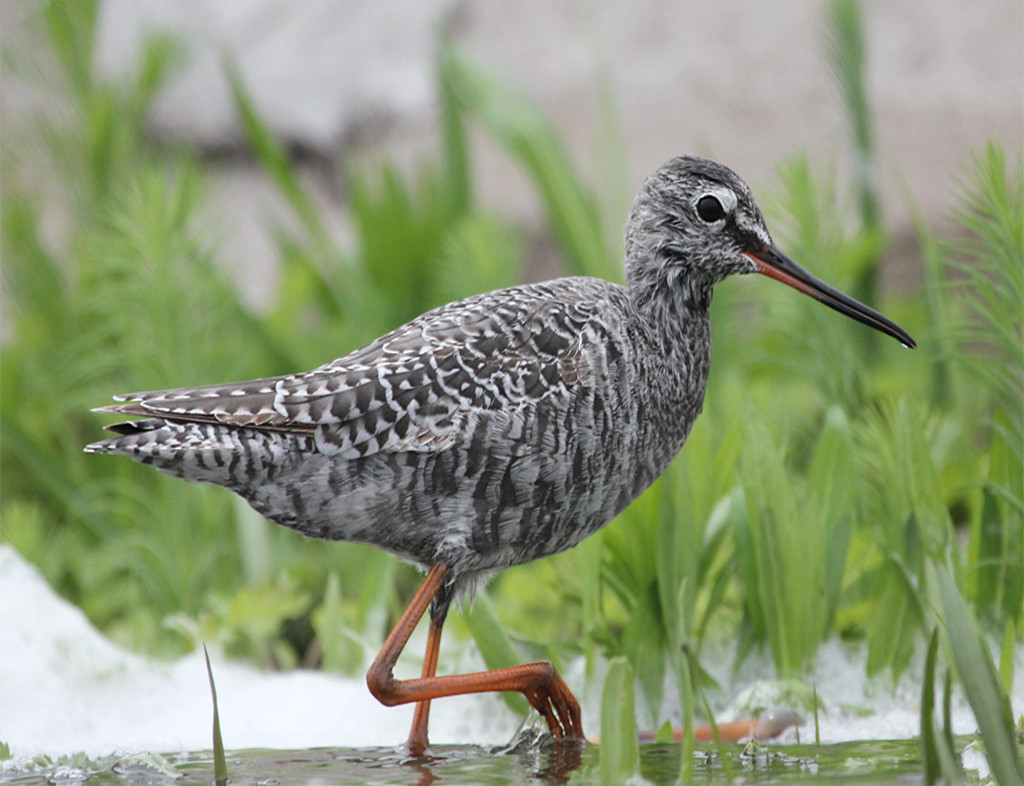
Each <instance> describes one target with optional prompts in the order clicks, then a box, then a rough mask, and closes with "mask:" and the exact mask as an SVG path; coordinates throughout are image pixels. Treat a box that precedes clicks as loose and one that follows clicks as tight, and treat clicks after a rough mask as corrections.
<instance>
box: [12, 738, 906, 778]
mask: <svg viewBox="0 0 1024 786" xmlns="http://www.w3.org/2000/svg"><path fill="white" fill-rule="evenodd" d="M721 754H724V757H725V759H726V762H723V759H722V756H721V755H720V752H719V749H718V748H716V747H715V746H714V745H701V746H699V747H698V752H697V754H696V756H695V758H694V767H693V782H694V783H726V782H728V776H729V773H730V771H731V774H732V776H733V777H737V776H738V778H739V780H740V781H741V782H743V783H754V784H769V783H835V782H843V783H851V784H854V783H891V782H893V781H895V780H903V781H909V782H915V781H917V780H919V778H920V776H921V762H920V754H919V748H918V743H917V742H916V741H914V740H897V741H878V740H872V741H865V742H847V743H841V744H834V745H822V746H813V745H770V746H769V745H758V744H750V745H733V744H729V745H725V746H723V747H722V749H721ZM680 755H681V746H680V745H678V744H663V745H657V744H654V745H645V746H642V747H641V775H642V777H643V778H644V779H646V780H647V781H649V782H651V783H655V784H671V783H676V782H678V773H679V765H680ZM227 763H228V774H229V781H230V783H231V784H234V785H237V784H253V786H279V785H281V786H284V785H285V784H309V783H315V784H429V783H447V784H506V783H570V782H571V783H574V784H591V783H593V784H597V783H600V782H601V774H600V770H599V746H597V745H587V746H586V747H584V748H582V749H577V748H572V747H558V746H555V745H552V744H551V743H550V742H546V743H529V744H523V745H520V746H518V747H515V748H487V747H481V746H476V745H438V746H435V747H433V748H431V755H430V756H426V757H421V758H410V757H409V756H407V755H406V754H404V753H402V751H401V750H399V749H396V748H316V749H311V750H302V751H281V750H241V751H233V752H230V753H229V754H228V757H227ZM3 764H4V766H3V767H2V768H0V784H3V786H9V785H10V786H14V785H15V784H17V786H28V784H33V785H34V784H74V783H82V782H88V783H90V784H114V783H116V784H122V786H123V785H124V784H131V785H133V786H134V785H135V784H139V785H141V784H156V785H160V784H165V785H166V786H170V785H171V784H182V785H183V786H184V784H191V783H197V784H198V783H202V784H209V783H212V782H213V760H212V757H211V755H210V753H209V752H198V753H187V754H176V755H172V756H167V757H160V756H152V755H142V756H135V757H129V758H118V757H110V758H107V759H101V760H75V759H73V758H72V759H70V760H67V761H64V762H62V763H60V764H59V765H54V764H53V763H49V762H45V761H40V760H35V761H31V760H23V761H21V762H18V761H8V762H4V763H3ZM727 768H728V769H727Z"/></svg>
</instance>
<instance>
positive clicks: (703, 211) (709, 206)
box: [697, 194, 725, 224]
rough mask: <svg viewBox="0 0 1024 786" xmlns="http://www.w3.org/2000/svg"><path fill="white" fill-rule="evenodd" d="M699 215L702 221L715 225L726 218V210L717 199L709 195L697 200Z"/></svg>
mask: <svg viewBox="0 0 1024 786" xmlns="http://www.w3.org/2000/svg"><path fill="white" fill-rule="evenodd" d="M697 215H698V216H700V218H701V221H706V222H707V223H709V224H713V223H715V222H716V221H718V220H719V219H721V218H723V217H724V216H725V208H723V207H722V203H721V202H719V201H718V200H717V199H716V198H715V197H713V196H711V195H710V194H707V195H706V196H702V197H701V198H700V199H698V200H697Z"/></svg>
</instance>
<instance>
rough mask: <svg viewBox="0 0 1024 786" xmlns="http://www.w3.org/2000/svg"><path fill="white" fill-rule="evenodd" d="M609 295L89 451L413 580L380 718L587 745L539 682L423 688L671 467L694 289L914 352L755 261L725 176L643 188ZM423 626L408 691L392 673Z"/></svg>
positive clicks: (734, 180) (419, 731) (216, 388)
mask: <svg viewBox="0 0 1024 786" xmlns="http://www.w3.org/2000/svg"><path fill="white" fill-rule="evenodd" d="M624 251H625V259H624V266H625V281H626V283H625V285H620V284H617V283H612V282H609V281H606V280H604V279H600V278H593V277H583V276H577V277H564V278H557V279H554V280H551V281H546V282H541V283H531V284H523V285H519V286H514V287H510V288H506V289H500V290H496V291H493V292H488V293H484V294H478V295H475V296H473V297H469V298H467V299H464V300H460V301H457V302H453V303H450V304H448V305H443V306H440V307H439V308H435V309H433V310H431V311H428V312H426V313H424V314H422V315H421V316H419V317H417V318H415V319H413V320H412V321H410V322H408V323H406V324H404V325H402V326H400V327H398V328H396V329H394V330H392V331H391V332H390V333H387V334H386V335H384V336H381V337H380V338H378V339H377V340H375V341H373V342H371V343H369V344H367V345H366V346H364V347H362V348H360V349H356V350H354V351H352V352H349V353H348V354H347V355H344V356H343V357H340V358H338V359H337V360H333V361H331V362H329V363H327V364H325V365H323V366H320V367H319V368H316V369H314V370H312V371H308V372H305V373H295V374H288V375H285V376H279V377H273V378H267V379H259V380H254V381H248V382H238V383H228V384H215V385H210V386H203V387H191V388H181V389H169V390H158V391H149V392H139V393H128V394H123V395H118V396H114V400H115V401H117V402H119V403H117V404H114V405H109V406H104V407H100V408H98V409H96V410H94V411H97V412H104V413H115V414H117V415H122V416H128V417H130V418H131V419H130V420H127V421H122V422H118V423H115V424H112V425H109V426H107V427H106V428H107V429H108V430H110V431H112V432H114V434H115V435H116V436H114V437H113V438H108V439H106V440H104V441H100V442H95V443H93V444H90V445H88V446H87V447H86V448H85V449H86V451H87V452H92V453H110V454H121V455H126V456H129V457H130V458H132V459H134V460H135V461H138V462H141V463H142V464H147V465H149V466H152V467H154V468H155V469H157V470H159V471H161V472H164V473H167V474H168V475H172V476H175V477H178V478H183V479H185V480H189V481H195V482H199V483H212V484H216V485H219V486H224V487H226V488H228V489H230V490H231V491H233V492H235V493H236V494H238V495H239V496H241V497H242V498H243V499H245V500H246V501H247V502H248V503H249V504H250V505H251V506H252V507H253V508H254V509H255V510H257V511H258V512H259V513H261V514H262V515H263V516H265V517H266V518H268V519H269V520H270V521H273V522H275V523H277V524H281V525H283V526H285V527H290V528H292V529H294V530H297V531H299V532H301V533H302V534H304V535H306V536H309V537H311V538H320V539H323V540H333V541H349V542H357V543H364V544H370V545H373V546H376V547H379V548H382V549H385V550H387V551H389V552H391V553H393V554H395V555H397V556H398V557H400V558H403V559H405V560H407V561H410V562H412V563H414V564H416V565H418V566H420V567H421V568H422V569H423V570H425V572H426V575H425V578H424V579H423V582H422V584H421V585H420V587H419V589H418V590H417V591H416V593H415V595H414V596H413V598H412V600H411V602H410V603H409V605H408V607H407V608H406V610H405V611H404V612H403V613H402V615H401V616H400V617H399V619H398V621H397V623H396V624H395V627H394V629H393V630H392V632H391V633H390V635H389V636H388V637H387V639H386V641H385V643H384V645H383V647H382V649H381V650H380V653H379V654H378V655H377V657H376V659H375V660H374V662H373V664H372V665H371V667H370V669H369V671H368V672H367V677H366V681H367V685H368V687H369V690H370V692H371V693H372V695H373V696H374V697H375V698H376V699H377V700H379V701H380V702H382V703H383V704H385V705H388V706H394V705H398V704H406V703H415V704H416V707H415V711H414V713H413V722H412V727H411V730H410V733H409V737H408V740H407V742H406V746H407V750H408V751H409V752H410V753H411V754H413V755H420V754H422V753H423V752H424V751H425V750H426V748H427V746H428V744H429V740H428V720H429V711H430V702H431V701H432V700H433V699H438V698H442V697H448V696H454V695H460V694H467V693H478V692H491V691H517V692H521V693H523V694H524V695H525V696H526V698H527V700H528V701H529V703H530V704H531V705H532V706H533V707H534V708H535V709H536V710H537V712H538V713H540V715H541V716H542V717H543V718H544V719H545V721H546V723H547V727H548V730H549V732H550V734H551V735H552V737H553V738H554V740H555V741H557V742H558V743H563V742H564V743H566V744H568V743H569V742H573V741H582V740H584V734H583V726H582V722H581V718H580V706H579V703H578V702H577V700H576V698H575V697H574V695H573V694H572V692H571V691H570V689H569V687H568V686H567V685H566V683H565V681H564V680H563V679H562V677H561V676H560V675H559V674H558V672H557V671H556V670H555V668H554V667H553V666H552V664H551V663H549V662H546V661H541V662H536V663H527V664H523V665H520V666H515V667H512V668H505V669H498V670H491V671H482V672H477V673H472V674H454V675H438V674H437V673H436V672H437V661H438V652H439V649H440V643H441V631H442V626H443V625H444V621H445V619H446V616H447V614H448V611H449V608H450V606H451V604H452V602H453V600H455V599H458V598H461V597H463V596H465V595H466V594H467V593H471V592H472V590H473V588H474V587H475V586H476V585H477V584H479V583H480V582H482V581H486V580H487V579H488V578H489V577H490V576H492V575H493V574H494V573H496V572H498V571H500V570H503V569H505V568H509V567H511V566H514V565H519V564H522V563H526V562H530V561H532V560H535V559H538V558H541V557H545V556H548V555H551V554H555V553H558V552H561V551H564V550H566V549H569V548H571V547H573V546H575V545H577V544H578V543H580V542H581V541H582V540H583V539H584V538H586V537H588V536H590V535H592V534H594V533H595V532H597V531H598V530H599V529H601V528H602V527H603V526H604V525H606V524H607V523H608V522H610V521H611V520H612V519H613V518H614V517H615V516H616V515H617V514H619V513H620V512H621V511H622V510H623V509H625V508H626V506H627V505H629V504H630V502H632V501H633V500H634V499H636V497H638V496H639V495H640V494H641V492H643V491H644V489H646V488H647V487H648V486H650V485H651V483H653V482H654V481H655V480H656V479H657V478H658V477H659V476H660V475H661V474H662V472H663V471H664V470H665V469H666V468H667V467H668V465H669V463H670V462H671V461H672V459H673V458H674V457H675V456H676V454H677V453H678V452H679V451H680V449H681V448H682V447H683V443H684V442H685V441H686V438H687V435H688V434H689V432H690V428H691V427H692V425H693V423H694V421H695V419H696V418H697V416H698V414H699V413H700V411H701V409H702V407H703V401H704V392H705V386H706V383H707V379H708V371H709V364H710V350H711V334H710V317H709V306H710V303H711V295H712V288H713V287H714V285H716V284H718V283H719V282H721V281H722V280H723V279H725V278H726V277H728V276H731V275H736V274H748V273H760V274H763V275H766V276H769V277H771V278H774V279H776V280H778V281H780V282H782V283H784V284H787V285H789V286H790V287H793V288H795V289H796V290H798V291H799V292H802V293H804V294H806V295H809V296H811V297H812V298H815V299H816V300H818V301H820V302H821V303H824V304H825V305H827V306H829V307H830V308H832V309H835V310H836V311H838V312H840V313H841V314H845V315H846V316H848V317H851V318H853V319H855V320H857V321H859V322H862V323H863V324H865V325H867V326H869V327H871V328H874V329H876V330H878V331H881V332H882V333H885V334H887V335H889V336H892V337H893V338H895V339H897V340H898V341H899V342H900V343H902V344H903V345H904V346H906V347H908V348H913V347H915V346H916V345H915V342H914V340H913V339H912V338H911V336H910V335H909V334H908V333H907V332H906V331H905V330H904V329H903V328H901V327H900V326H899V325H897V324H896V323H894V322H892V321H891V320H889V319H888V318H886V317H885V316H883V315H882V314H880V313H878V312H877V311H875V310H873V309H871V308H869V307H868V306H866V305H864V304H862V303H860V302H858V301H856V300H854V299H853V298H851V297H849V296H847V295H845V294H843V293H842V292H839V291H838V290H836V289H833V288H832V287H831V286H829V285H828V284H826V283H824V282H823V281H821V280H820V279H818V278H816V277H815V276H813V275H812V274H811V273H809V272H808V271H807V270H805V269H804V268H802V267H800V266H799V265H798V264H797V263H796V262H794V261H793V260H792V259H790V258H789V257H787V256H786V255H785V254H784V253H783V252H782V251H781V250H780V249H779V248H778V247H777V246H776V245H775V243H774V242H773V240H772V238H771V235H770V234H769V232H768V229H767V227H766V224H765V221H764V218H763V217H762V215H761V211H760V209H759V208H758V206H757V203H756V201H755V199H754V196H753V194H752V193H751V190H750V189H749V188H748V186H747V185H746V184H745V183H744V182H743V181H742V180H741V179H740V177H739V176H738V175H737V174H736V173H734V172H733V171H732V170H731V169H729V168H728V167H726V166H724V165H722V164H719V163H717V162H715V161H712V160H709V159H705V158H698V157H693V156H680V157H676V158H673V159H671V160H670V161H668V162H667V163H665V164H664V165H662V166H661V167H659V168H658V169H657V170H656V171H655V172H654V173H653V174H652V175H650V176H649V177H648V178H647V179H646V180H644V181H643V183H642V185H641V186H640V189H639V191H638V193H637V196H636V199H635V201H634V203H633V206H632V209H631V211H630V214H629V217H628V219H627V222H626V226H625V244H624ZM428 609H429V628H428V634H427V648H426V656H425V658H424V663H423V669H422V675H421V676H420V677H419V678H413V679H402V680H398V679H396V678H395V677H394V675H393V668H394V666H395V663H396V662H397V659H398V657H399V655H400V653H401V652H402V651H403V649H404V648H405V646H406V643H407V642H408V640H409V637H410V635H411V634H412V632H413V630H414V628H415V627H416V626H417V624H418V623H419V621H420V620H421V619H422V617H423V616H424V614H426V613H427V612H428Z"/></svg>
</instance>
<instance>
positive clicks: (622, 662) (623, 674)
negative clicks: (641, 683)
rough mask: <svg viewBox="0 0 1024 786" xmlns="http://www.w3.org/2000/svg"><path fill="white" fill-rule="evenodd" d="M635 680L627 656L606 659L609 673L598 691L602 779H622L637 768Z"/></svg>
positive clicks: (629, 775) (616, 780)
mask: <svg viewBox="0 0 1024 786" xmlns="http://www.w3.org/2000/svg"><path fill="white" fill-rule="evenodd" d="M634 681H635V673H634V671H633V666H632V664H630V662H629V661H628V660H627V659H626V658H623V657H621V656H620V657H618V658H614V659H613V660H612V661H611V663H609V665H608V676H607V677H605V681H604V689H603V690H602V691H601V746H600V753H599V766H600V772H601V783H608V784H621V783H625V782H627V781H628V780H630V779H631V778H632V777H633V776H635V775H636V774H637V773H638V772H639V769H640V744H639V742H638V741H637V731H636V715H635V709H634V705H633V683H634Z"/></svg>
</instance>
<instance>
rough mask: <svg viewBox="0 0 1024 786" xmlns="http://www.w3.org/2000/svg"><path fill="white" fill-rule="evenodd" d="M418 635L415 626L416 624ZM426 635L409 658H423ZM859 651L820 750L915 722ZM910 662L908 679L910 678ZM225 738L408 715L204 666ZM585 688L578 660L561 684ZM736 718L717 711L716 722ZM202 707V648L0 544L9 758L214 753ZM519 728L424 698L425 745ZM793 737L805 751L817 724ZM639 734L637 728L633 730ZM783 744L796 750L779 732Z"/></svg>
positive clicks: (829, 687) (326, 739)
mask: <svg viewBox="0 0 1024 786" xmlns="http://www.w3.org/2000/svg"><path fill="white" fill-rule="evenodd" d="M421 627H422V626H421ZM423 643H424V639H423V638H422V633H420V634H419V636H418V637H414V639H413V641H412V642H410V646H409V647H408V648H407V649H408V651H409V652H422V649H423ZM449 649H454V651H455V653H456V657H457V659H458V660H457V662H445V663H443V664H442V666H443V668H444V670H445V671H448V670H451V671H469V670H476V669H479V668H481V663H480V661H479V658H478V656H477V655H476V654H475V651H474V648H473V647H461V648H459V647H456V648H449ZM1022 649H1024V648H1018V652H1017V659H1016V662H1017V667H1016V680H1015V683H1014V690H1013V693H1012V696H1011V701H1012V703H1013V711H1014V717H1017V716H1019V714H1020V713H1021V712H1022V711H1024V652H1022V651H1021V650H1022ZM864 657H865V655H864V652H863V648H862V647H860V648H852V647H848V646H845V645H843V644H841V643H839V642H834V641H833V642H827V643H826V644H825V645H824V646H823V647H822V648H821V650H820V652H819V655H818V659H817V663H816V668H815V671H814V680H815V683H816V686H817V690H818V693H819V695H820V697H821V699H822V701H823V703H824V706H825V707H826V708H827V709H826V710H825V711H823V712H821V713H820V714H819V722H820V726H819V728H820V733H821V740H822V742H823V743H830V742H842V741H849V740H869V739H909V738H913V737H915V736H917V734H918V731H919V726H920V719H919V700H920V698H919V697H920V687H919V685H918V684H916V683H914V682H913V681H912V680H910V679H904V680H902V681H901V683H900V684H899V685H898V686H896V687H893V685H892V681H891V679H889V678H888V677H885V676H883V677H880V678H876V679H870V680H869V679H867V678H865V676H864V673H865V669H864ZM702 662H704V663H705V665H708V664H711V665H714V664H717V665H718V668H720V669H721V670H722V672H721V673H717V672H716V673H715V676H716V677H717V678H719V681H720V684H723V685H724V684H729V683H730V679H729V668H730V664H731V662H732V659H731V657H728V656H725V655H723V656H722V657H710V656H705V657H704V658H702ZM418 668H419V666H418V664H417V663H416V661H415V658H414V656H410V659H409V660H408V661H402V662H400V663H399V667H398V669H396V672H397V675H398V676H399V677H404V676H413V675H415V674H416V673H418ZM920 671H921V668H920V664H919V663H917V662H915V663H914V664H912V666H911V669H910V673H912V674H919V673H920ZM213 673H214V677H215V679H216V682H217V696H218V700H219V701H218V704H219V709H220V719H221V728H222V730H223V734H224V741H225V745H226V746H227V747H228V748H229V749H236V750H237V749H244V748H259V747H263V748H278V749H303V748H315V747H340V746H356V747H364V746H381V745H383V746H389V745H395V746H397V745H399V744H401V743H402V742H403V741H404V739H405V737H406V735H407V733H408V729H409V724H410V722H411V719H412V707H411V706H407V707H394V708H388V707H383V706H381V705H380V704H378V703H377V701H376V700H374V699H373V697H372V696H371V695H370V693H369V691H368V690H367V688H366V683H365V681H364V680H363V679H362V678H349V677H343V676H338V675H333V674H327V673H323V672H316V671H303V670H297V671H292V672H286V673H279V672H265V671H259V670H257V669H254V668H252V667H250V666H247V665H241V664H238V663H235V662H231V661H228V660H224V659H221V658H214V660H213ZM566 677H567V680H568V682H569V683H570V684H571V685H574V686H578V685H580V684H582V683H583V681H584V678H583V673H582V663H577V664H574V665H573V666H572V667H571V668H570V670H569V673H568V674H566ZM771 677H772V669H771V664H770V662H769V661H768V660H767V658H766V657H760V658H759V657H756V656H755V657H752V658H748V659H747V662H746V663H745V664H744V665H743V667H742V668H741V669H740V672H739V674H738V675H737V676H736V678H735V680H734V681H733V682H732V684H733V685H734V686H735V687H734V689H733V691H732V693H733V694H734V695H735V694H738V693H739V692H740V690H741V689H742V688H743V687H744V686H745V685H749V684H751V683H754V682H756V681H757V680H758V679H766V680H767V679H771ZM580 693H581V696H580V698H581V700H582V703H583V715H584V718H583V719H584V725H585V728H587V729H589V730H591V733H596V731H597V729H598V728H599V709H600V680H599V679H598V680H594V681H593V683H592V684H591V685H590V686H589V687H588V688H587V690H585V691H581V692H580ZM737 714H738V711H735V710H733V711H728V710H727V711H725V712H723V713H722V717H720V718H719V720H720V721H725V720H730V719H732V718H734V717H735V716H736V715H737ZM211 720H212V704H211V699H210V688H209V682H208V678H207V674H206V666H205V663H204V661H203V655H202V653H201V652H199V653H193V654H192V655H189V656H187V657H184V658H181V659H179V660H175V661H170V662H162V661H155V660H151V659H148V658H144V657H141V656H138V655H135V654H133V653H130V652H127V651H125V650H124V649H122V648H120V647H118V646H116V645H115V644H113V643H112V642H110V641H109V640H108V639H106V638H105V637H104V636H103V635H102V634H100V633H99V631H97V630H96V628H95V627H94V626H93V625H92V624H91V623H90V622H89V621H88V619H86V617H85V615H84V614H83V613H82V612H81V611H80V610H79V609H77V608H76V607H75V606H73V605H71V604H69V603H67V602H66V601H64V600H63V599H62V598H60V597H59V596H58V595H57V594H56V593H54V592H53V590H52V589H51V588H50V587H49V585H48V584H47V583H46V582H45V580H44V579H43V578H42V576H40V574H39V572H38V571H37V570H36V569H35V567H33V566H32V565H30V564H28V563H26V562H25V561H24V560H23V559H22V558H21V556H20V555H19V554H18V553H17V552H16V551H15V550H14V549H13V548H12V547H10V546H8V545H5V544H0V741H2V742H6V743H8V744H9V745H10V746H11V751H12V754H14V755H15V756H19V757H20V756H35V755H38V754H45V755H49V756H51V757H56V756H60V755H63V754H70V753H77V752H83V753H85V754H87V755H88V756H91V757H97V756H103V755H108V754H110V753H113V752H118V751H121V752H127V753H137V752H143V751H153V752H160V753H173V752H177V751H183V750H208V749H209V748H210V747H211V738H212V735H211ZM520 720H521V719H520V718H517V717H516V716H515V714H514V713H512V712H510V711H508V710H507V709H506V707H505V706H504V704H503V703H502V702H501V700H500V699H499V698H498V697H496V696H494V695H481V696H463V697H458V698H454V699H449V700H443V701H437V702H434V704H433V707H432V709H431V721H430V737H431V741H432V742H434V743H476V744H485V745H496V744H502V743H505V742H507V741H508V740H509V739H510V738H511V737H512V735H513V734H514V732H515V730H516V728H517V726H518V724H519V722H520ZM806 720H807V721H808V723H807V724H806V725H805V726H804V727H803V728H802V729H801V730H800V739H801V740H802V741H804V742H808V741H813V739H814V726H813V718H807V719H806ZM952 721H953V727H954V732H956V733H968V732H971V731H973V730H974V729H975V728H976V724H975V722H974V717H973V715H972V714H971V711H970V708H969V707H968V706H967V705H966V703H965V702H964V701H963V699H962V697H961V696H960V695H959V694H958V693H957V694H955V700H954V709H953V717H952ZM641 725H643V722H642V721H641ZM780 739H781V740H782V741H794V740H795V739H796V732H795V731H794V730H792V729H791V730H789V731H787V732H786V733H785V734H784V735H783V736H782V737H781V738H780Z"/></svg>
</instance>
